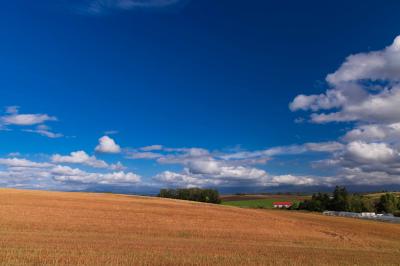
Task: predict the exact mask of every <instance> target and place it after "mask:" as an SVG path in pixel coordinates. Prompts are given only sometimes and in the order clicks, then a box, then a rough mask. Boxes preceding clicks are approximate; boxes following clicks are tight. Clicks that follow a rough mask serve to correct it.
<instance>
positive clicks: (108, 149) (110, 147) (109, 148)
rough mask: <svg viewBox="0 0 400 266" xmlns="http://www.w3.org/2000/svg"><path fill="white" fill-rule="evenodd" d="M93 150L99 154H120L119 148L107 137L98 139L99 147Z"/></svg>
mask: <svg viewBox="0 0 400 266" xmlns="http://www.w3.org/2000/svg"><path fill="white" fill-rule="evenodd" d="M95 150H96V152H100V153H120V152H121V147H120V146H119V145H118V144H116V143H115V141H114V140H113V139H112V138H110V137H109V136H103V137H101V138H100V139H99V145H97V147H96V149H95Z"/></svg>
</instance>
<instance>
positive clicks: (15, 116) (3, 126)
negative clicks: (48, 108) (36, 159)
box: [0, 106, 63, 138]
mask: <svg viewBox="0 0 400 266" xmlns="http://www.w3.org/2000/svg"><path fill="white" fill-rule="evenodd" d="M47 121H57V118H56V117H55V116H49V115H47V114H20V113H19V107H18V106H8V107H6V115H3V116H0V130H10V129H9V128H8V126H23V127H27V126H34V125H37V126H36V128H35V129H23V130H22V131H25V132H32V133H36V134H39V135H41V136H45V137H48V138H60V137H62V136H63V135H62V134H60V133H54V132H51V130H50V127H48V126H47V125H45V124H43V123H45V122H47Z"/></svg>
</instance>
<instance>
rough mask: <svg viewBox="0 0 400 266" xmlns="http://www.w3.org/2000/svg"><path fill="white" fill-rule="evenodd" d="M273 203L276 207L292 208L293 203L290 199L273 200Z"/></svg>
mask: <svg viewBox="0 0 400 266" xmlns="http://www.w3.org/2000/svg"><path fill="white" fill-rule="evenodd" d="M272 205H273V206H274V208H290V207H291V206H292V205H293V203H292V202H290V201H277V202H273V203H272Z"/></svg>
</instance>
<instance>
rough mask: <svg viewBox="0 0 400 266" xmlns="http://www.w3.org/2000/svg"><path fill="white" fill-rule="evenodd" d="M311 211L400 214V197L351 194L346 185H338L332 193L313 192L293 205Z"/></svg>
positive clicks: (294, 207) (393, 195) (388, 194)
mask: <svg viewBox="0 0 400 266" xmlns="http://www.w3.org/2000/svg"><path fill="white" fill-rule="evenodd" d="M292 209H297V210H309V211H318V212H322V211H326V210H329V211H347V212H377V213H392V214H395V215H400V197H397V196H396V195H395V194H393V193H385V194H383V195H381V196H380V198H379V199H373V198H371V197H368V196H363V195H360V194H350V193H349V192H348V191H347V190H346V188H345V187H341V186H336V187H335V189H334V191H333V193H332V195H328V194H326V193H317V194H313V195H312V197H311V199H309V200H305V201H303V202H300V203H299V204H297V205H295V206H293V207H292Z"/></svg>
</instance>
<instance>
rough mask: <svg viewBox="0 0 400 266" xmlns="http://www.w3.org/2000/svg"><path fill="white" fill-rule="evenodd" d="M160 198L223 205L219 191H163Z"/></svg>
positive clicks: (196, 189) (159, 195)
mask: <svg viewBox="0 0 400 266" xmlns="http://www.w3.org/2000/svg"><path fill="white" fill-rule="evenodd" d="M158 197H162V198H170V199H181V200H191V201H199V202H207V203H215V204H219V203H221V199H220V197H219V192H218V190H215V189H201V188H177V189H161V190H160V193H159V194H158Z"/></svg>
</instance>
